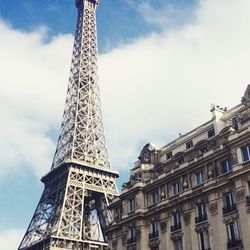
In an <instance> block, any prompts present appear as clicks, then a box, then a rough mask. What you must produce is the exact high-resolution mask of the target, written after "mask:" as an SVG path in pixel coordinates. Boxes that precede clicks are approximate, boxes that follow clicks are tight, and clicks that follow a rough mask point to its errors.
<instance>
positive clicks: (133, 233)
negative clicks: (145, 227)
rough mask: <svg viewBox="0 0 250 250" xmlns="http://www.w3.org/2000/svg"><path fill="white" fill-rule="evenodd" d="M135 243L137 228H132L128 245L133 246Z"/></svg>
mask: <svg viewBox="0 0 250 250" xmlns="http://www.w3.org/2000/svg"><path fill="white" fill-rule="evenodd" d="M134 242H136V228H135V227H131V228H130V229H129V232H128V240H127V244H132V243H134Z"/></svg>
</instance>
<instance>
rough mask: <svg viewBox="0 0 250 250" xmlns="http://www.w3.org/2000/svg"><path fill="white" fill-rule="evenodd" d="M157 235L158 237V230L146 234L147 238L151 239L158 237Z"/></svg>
mask: <svg viewBox="0 0 250 250" xmlns="http://www.w3.org/2000/svg"><path fill="white" fill-rule="evenodd" d="M158 237H159V232H158V231H156V232H152V233H150V234H149V235H148V238H149V239H150V240H152V239H154V238H158Z"/></svg>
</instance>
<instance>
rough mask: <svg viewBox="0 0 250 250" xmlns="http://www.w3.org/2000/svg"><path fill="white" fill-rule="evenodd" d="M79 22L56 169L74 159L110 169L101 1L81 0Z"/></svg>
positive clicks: (55, 160) (56, 156)
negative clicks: (100, 59) (101, 80)
mask: <svg viewBox="0 0 250 250" xmlns="http://www.w3.org/2000/svg"><path fill="white" fill-rule="evenodd" d="M76 4H77V7H78V11H79V14H78V22H77V30H76V35H75V42H74V49H73V57H72V64H71V70H70V78H69V86H68V92H67V97H66V104H65V110H64V115H63V121H62V126H61V132H60V136H59V140H58V144H57V149H56V153H55V157H54V161H53V165H52V168H53V169H54V168H56V167H58V166H59V165H60V164H62V163H63V162H65V161H69V160H72V159H75V160H78V161H81V162H83V163H85V164H93V165H95V166H100V167H105V168H110V164H109V161H108V154H107V149H106V143H105V137H104V129H103V122H102V113H101V105H100V94H99V87H98V84H97V81H98V75H97V39H96V37H97V36H96V7H97V5H98V1H97V0H77V1H76Z"/></svg>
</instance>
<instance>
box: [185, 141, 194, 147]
mask: <svg viewBox="0 0 250 250" xmlns="http://www.w3.org/2000/svg"><path fill="white" fill-rule="evenodd" d="M193 146H194V144H193V141H192V140H191V141H188V142H187V143H186V149H190V148H192V147H193Z"/></svg>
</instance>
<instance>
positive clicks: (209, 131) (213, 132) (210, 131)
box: [207, 128, 215, 138]
mask: <svg viewBox="0 0 250 250" xmlns="http://www.w3.org/2000/svg"><path fill="white" fill-rule="evenodd" d="M213 136H215V131H214V129H213V128H212V129H210V130H208V132H207V137H208V138H211V137H213Z"/></svg>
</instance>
